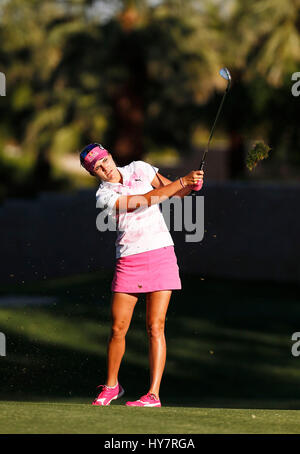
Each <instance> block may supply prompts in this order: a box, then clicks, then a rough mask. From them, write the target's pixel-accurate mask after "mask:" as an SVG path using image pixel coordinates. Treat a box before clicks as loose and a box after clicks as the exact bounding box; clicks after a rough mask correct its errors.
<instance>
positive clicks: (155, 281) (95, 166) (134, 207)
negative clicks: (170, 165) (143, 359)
mask: <svg viewBox="0 0 300 454" xmlns="http://www.w3.org/2000/svg"><path fill="white" fill-rule="evenodd" d="M80 162H81V164H82V166H83V167H84V168H85V169H86V170H87V171H88V172H89V173H90V174H91V175H92V176H95V177H96V178H97V179H99V180H100V186H99V189H98V191H97V193H96V199H97V207H101V208H104V209H105V210H106V212H107V214H108V215H109V216H111V217H112V218H111V219H114V220H115V221H116V223H117V240H116V243H115V244H116V269H115V274H114V278H113V281H112V286H111V290H112V301H111V317H112V328H111V335H110V338H109V342H108V349H107V356H108V357H107V380H106V383H105V385H100V386H99V387H98V388H100V389H99V391H101V392H100V393H99V395H98V396H97V398H96V399H95V400H94V402H93V405H101V406H102V405H110V403H111V401H112V400H114V399H117V398H118V397H121V396H122V395H123V394H124V389H123V388H122V386H121V385H120V383H119V381H118V373H119V368H120V364H121V360H122V357H123V355H124V352H125V336H126V333H127V331H128V328H129V325H130V322H131V318H132V314H133V310H134V307H135V305H136V302H137V301H138V296H139V294H140V293H145V294H146V326H147V333H148V338H149V365H150V387H149V390H148V392H147V393H146V394H145V395H143V396H142V397H140V398H139V399H138V400H136V401H134V402H127V403H126V405H127V406H130V407H161V402H160V398H159V388H160V383H161V379H162V374H163V371H164V367H165V362H166V341H165V335H164V326H165V318H166V313H167V309H168V305H169V301H170V298H171V294H172V290H179V289H181V281H180V276H179V269H178V265H177V259H176V255H175V252H174V243H173V241H172V237H171V235H170V232H169V230H168V228H167V226H166V224H165V221H164V218H163V215H162V213H161V211H160V209H159V206H158V204H159V203H160V202H162V201H163V200H166V199H168V198H169V197H172V196H174V195H176V196H179V197H184V196H185V195H187V194H189V193H190V191H191V190H192V187H193V185H196V184H197V183H198V182H199V180H202V179H203V171H200V170H195V171H192V172H190V173H189V174H188V175H186V176H184V177H182V178H179V179H178V180H176V181H174V182H172V181H170V180H168V179H167V178H165V177H163V176H162V175H160V174H159V173H158V168H157V167H154V166H152V165H150V164H147V163H146V162H144V161H133V162H131V163H130V164H129V165H127V166H124V167H117V166H116V164H115V162H114V160H113V158H112V155H111V154H110V153H109V152H108V151H107V150H106V149H105V148H104V147H103V146H102V145H100V144H97V143H93V144H90V145H88V146H87V147H85V148H84V149H83V150H82V151H81V153H80ZM153 188H154V189H153Z"/></svg>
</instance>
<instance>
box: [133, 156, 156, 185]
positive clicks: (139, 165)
mask: <svg viewBox="0 0 300 454" xmlns="http://www.w3.org/2000/svg"><path fill="white" fill-rule="evenodd" d="M135 168H136V170H137V171H139V170H140V171H142V172H143V174H144V175H146V178H147V180H148V181H149V183H151V182H152V181H153V178H154V177H155V175H156V173H157V172H158V170H159V169H158V167H155V166H153V165H151V164H148V163H147V162H145V161H135Z"/></svg>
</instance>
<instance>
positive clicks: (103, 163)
mask: <svg viewBox="0 0 300 454" xmlns="http://www.w3.org/2000/svg"><path fill="white" fill-rule="evenodd" d="M116 172H117V167H116V164H115V163H114V160H113V158H112V156H111V154H110V153H109V154H108V156H104V158H102V159H99V161H97V162H96V164H95V167H94V174H95V175H97V176H98V177H99V178H100V179H101V180H103V181H110V180H112V179H114V177H116Z"/></svg>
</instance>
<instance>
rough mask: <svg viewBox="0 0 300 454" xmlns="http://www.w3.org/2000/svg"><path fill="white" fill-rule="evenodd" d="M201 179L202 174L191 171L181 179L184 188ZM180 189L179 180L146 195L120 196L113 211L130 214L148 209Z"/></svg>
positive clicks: (197, 171)
mask: <svg viewBox="0 0 300 454" xmlns="http://www.w3.org/2000/svg"><path fill="white" fill-rule="evenodd" d="M201 179H202V174H201V171H200V170H193V171H192V172H190V173H189V174H188V175H186V176H185V177H182V178H181V181H182V182H183V185H184V186H193V185H194V184H196V183H198V181H199V180H201ZM181 189H182V184H181V182H180V179H178V180H176V181H173V182H172V183H170V184H167V185H166V186H164V187H162V188H158V189H153V190H152V191H150V192H147V193H146V194H138V195H122V196H120V197H119V198H118V199H117V200H116V203H115V209H116V211H117V212H124V211H126V212H127V213H130V212H132V211H135V210H136V209H137V208H140V207H150V206H152V205H155V204H157V203H161V202H163V201H164V200H166V199H168V198H169V197H172V196H173V195H174V194H176V193H177V192H178V191H180V190H181Z"/></svg>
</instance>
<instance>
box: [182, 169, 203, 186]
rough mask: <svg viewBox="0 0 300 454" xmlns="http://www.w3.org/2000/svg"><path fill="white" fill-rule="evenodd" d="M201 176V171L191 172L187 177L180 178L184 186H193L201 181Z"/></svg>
mask: <svg viewBox="0 0 300 454" xmlns="http://www.w3.org/2000/svg"><path fill="white" fill-rule="evenodd" d="M203 176H204V172H203V170H192V172H190V173H189V174H188V175H186V176H185V177H182V181H183V184H184V185H185V186H194V185H197V184H198V183H199V182H200V181H202V180H203Z"/></svg>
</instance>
